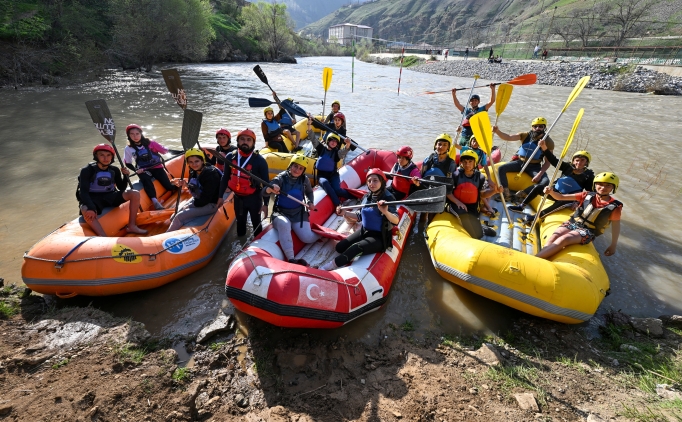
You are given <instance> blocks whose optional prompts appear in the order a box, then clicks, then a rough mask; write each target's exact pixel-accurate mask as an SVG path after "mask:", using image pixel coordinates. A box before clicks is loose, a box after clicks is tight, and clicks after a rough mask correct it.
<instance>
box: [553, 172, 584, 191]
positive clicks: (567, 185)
mask: <svg viewBox="0 0 682 422" xmlns="http://www.w3.org/2000/svg"><path fill="white" fill-rule="evenodd" d="M554 190H555V191H557V192H560V193H562V194H564V195H568V194H571V193H578V192H582V190H583V188H582V186H580V183H578V181H577V180H575V179H574V178H572V177H571V176H561V177H560V178H558V179H557V181H556V183H555V184H554Z"/></svg>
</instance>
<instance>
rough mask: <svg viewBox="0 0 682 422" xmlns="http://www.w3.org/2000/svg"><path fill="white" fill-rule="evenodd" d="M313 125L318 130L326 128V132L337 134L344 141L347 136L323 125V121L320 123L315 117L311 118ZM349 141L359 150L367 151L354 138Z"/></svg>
mask: <svg viewBox="0 0 682 422" xmlns="http://www.w3.org/2000/svg"><path fill="white" fill-rule="evenodd" d="M313 126H314V127H316V128H318V129H320V130H326V131H328V132H331V133H334V134H336V135H338V136H339V138H341V140H342V141H345V140H346V138H348V137H347V136H344V135H342V134H341V133H339V132H337V131H336V130H335V129H332V128H331V127H330V126H327V125H325V124H324V123H322V122H321V121H319V120H317V119H313ZM350 142H351V144H353V145H355V147H356V148H357V149H359V150H360V151H362V152H367V150H366V149H364V148H363V147H361V146H360V145H358V144H357V142H355V141H354V140H352V139H351V140H350Z"/></svg>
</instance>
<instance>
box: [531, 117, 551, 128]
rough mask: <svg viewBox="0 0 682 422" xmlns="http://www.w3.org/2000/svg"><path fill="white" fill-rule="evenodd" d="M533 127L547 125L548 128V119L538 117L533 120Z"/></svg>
mask: <svg viewBox="0 0 682 422" xmlns="http://www.w3.org/2000/svg"><path fill="white" fill-rule="evenodd" d="M530 125H531V126H536V125H545V126H547V119H545V118H544V117H536V118H534V119H533V121H532V122H531V123H530Z"/></svg>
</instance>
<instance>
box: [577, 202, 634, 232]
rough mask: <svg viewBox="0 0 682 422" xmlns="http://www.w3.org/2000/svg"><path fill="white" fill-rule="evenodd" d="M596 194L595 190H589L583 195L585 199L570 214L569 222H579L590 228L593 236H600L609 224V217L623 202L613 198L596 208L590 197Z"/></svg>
mask: <svg viewBox="0 0 682 422" xmlns="http://www.w3.org/2000/svg"><path fill="white" fill-rule="evenodd" d="M596 196H597V193H596V192H590V193H588V194H587V195H585V199H584V200H583V202H582V203H581V204H580V206H579V207H578V209H576V210H575V212H574V213H573V215H572V216H571V220H570V221H571V222H572V223H577V224H581V225H582V226H584V227H586V228H588V229H590V230H592V232H594V235H595V236H600V235H602V234H603V233H604V230H606V228H607V227H608V226H609V225H610V224H611V221H610V220H609V218H610V217H611V213H613V212H614V211H615V210H616V209H617V208H618V207H622V206H623V203H622V202H620V201H618V200H614V201H613V202H611V203H610V204H608V205H607V206H605V207H603V208H596V207H595V206H594V205H593V204H592V199H594V197H596Z"/></svg>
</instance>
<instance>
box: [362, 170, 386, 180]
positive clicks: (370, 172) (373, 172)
mask: <svg viewBox="0 0 682 422" xmlns="http://www.w3.org/2000/svg"><path fill="white" fill-rule="evenodd" d="M373 174H376V175H377V176H379V177H380V178H381V179H383V181H384V183H386V182H387V180H388V179H386V175H385V174H384V172H383V171H381V169H378V168H376V167H375V168H372V169H369V171H368V172H367V176H365V180H367V179H368V178H369V176H371V175H373Z"/></svg>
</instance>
